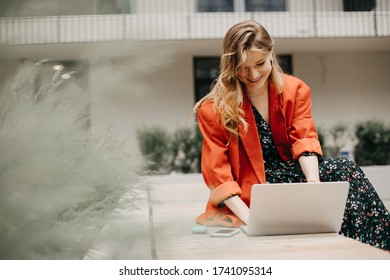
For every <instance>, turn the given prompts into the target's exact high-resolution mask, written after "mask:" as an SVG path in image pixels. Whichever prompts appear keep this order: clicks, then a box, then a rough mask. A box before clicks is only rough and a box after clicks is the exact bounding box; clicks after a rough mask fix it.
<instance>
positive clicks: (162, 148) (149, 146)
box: [137, 126, 172, 173]
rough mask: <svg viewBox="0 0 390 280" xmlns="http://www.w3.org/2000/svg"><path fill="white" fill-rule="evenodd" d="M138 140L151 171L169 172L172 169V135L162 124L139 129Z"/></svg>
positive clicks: (147, 166) (148, 169)
mask: <svg viewBox="0 0 390 280" xmlns="http://www.w3.org/2000/svg"><path fill="white" fill-rule="evenodd" d="M137 140H138V145H139V148H140V151H141V153H142V156H143V157H144V159H145V168H146V170H147V171H150V172H157V173H168V172H169V171H170V166H171V164H170V162H171V160H172V159H171V158H170V154H171V152H170V149H171V141H172V140H171V135H170V134H169V133H168V131H167V129H165V128H164V127H161V126H149V127H143V128H141V129H138V131H137Z"/></svg>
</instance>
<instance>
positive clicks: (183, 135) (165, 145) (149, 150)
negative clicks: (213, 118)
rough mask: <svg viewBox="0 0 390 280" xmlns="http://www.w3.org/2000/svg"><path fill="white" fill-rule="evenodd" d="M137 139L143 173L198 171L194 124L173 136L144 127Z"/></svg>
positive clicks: (198, 148) (197, 134)
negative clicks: (143, 167) (143, 166)
mask: <svg viewBox="0 0 390 280" xmlns="http://www.w3.org/2000/svg"><path fill="white" fill-rule="evenodd" d="M137 139H138V144H139V147H140V151H141V153H142V155H143V157H144V159H145V162H146V165H145V168H146V172H147V173H151V174H153V173H154V174H156V173H157V174H168V173H170V172H173V171H174V172H179V173H198V172H200V158H201V149H202V135H201V133H200V131H199V128H198V126H197V125H194V126H192V127H183V128H179V129H177V130H176V131H174V132H173V133H169V132H168V130H167V129H165V128H163V127H160V126H151V127H144V128H142V129H139V130H138V131H137Z"/></svg>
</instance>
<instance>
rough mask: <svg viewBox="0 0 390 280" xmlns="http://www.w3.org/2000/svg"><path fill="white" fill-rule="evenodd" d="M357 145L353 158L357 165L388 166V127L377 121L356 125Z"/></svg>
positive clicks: (389, 132)
mask: <svg viewBox="0 0 390 280" xmlns="http://www.w3.org/2000/svg"><path fill="white" fill-rule="evenodd" d="M355 135H356V137H357V139H358V143H357V145H356V146H355V150H354V156H355V161H356V163H357V164H358V165H386V164H390V127H389V126H388V125H385V124H384V122H382V121H378V120H369V121H363V122H360V123H358V124H357V125H356V129H355Z"/></svg>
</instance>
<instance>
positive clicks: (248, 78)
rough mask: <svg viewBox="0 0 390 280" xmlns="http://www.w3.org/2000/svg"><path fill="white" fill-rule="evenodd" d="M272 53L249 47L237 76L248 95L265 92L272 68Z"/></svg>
mask: <svg viewBox="0 0 390 280" xmlns="http://www.w3.org/2000/svg"><path fill="white" fill-rule="evenodd" d="M271 59H272V54H271V52H268V51H261V50H256V49H250V50H249V51H248V52H247V58H246V61H245V63H244V64H243V65H242V67H241V69H240V71H239V73H238V78H239V80H240V81H241V82H242V83H243V85H244V87H245V88H244V90H245V92H246V94H247V95H248V96H251V95H252V96H253V95H256V94H260V93H261V92H265V91H266V90H267V88H268V78H269V75H270V74H271V70H272V62H271Z"/></svg>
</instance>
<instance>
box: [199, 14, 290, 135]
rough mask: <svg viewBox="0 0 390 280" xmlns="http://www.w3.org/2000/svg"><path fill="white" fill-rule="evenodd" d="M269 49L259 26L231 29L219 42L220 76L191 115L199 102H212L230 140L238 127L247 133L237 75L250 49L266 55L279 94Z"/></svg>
mask: <svg viewBox="0 0 390 280" xmlns="http://www.w3.org/2000/svg"><path fill="white" fill-rule="evenodd" d="M273 47H274V41H273V40H272V38H271V36H270V35H269V34H268V32H267V30H266V29H265V28H264V27H263V26H261V25H260V24H259V23H257V22H255V21H253V20H247V21H243V22H240V23H237V24H235V25H233V26H232V27H231V28H230V29H229V30H228V32H227V33H226V35H225V38H224V40H223V54H222V56H221V61H220V74H219V76H218V78H217V79H216V80H215V81H214V83H213V85H212V89H211V91H210V92H209V93H208V94H207V95H206V96H205V97H203V98H202V99H201V100H199V101H198V102H197V103H196V104H195V107H194V112H195V114H196V113H197V112H198V109H199V107H200V105H201V104H202V102H203V101H205V100H213V101H214V108H215V110H217V111H218V112H219V113H220V115H221V121H222V126H223V127H224V128H225V129H226V130H227V131H228V132H229V133H230V136H237V137H238V136H239V131H238V127H239V125H240V124H241V123H242V124H243V125H244V130H245V131H247V129H248V124H247V122H246V121H245V119H244V115H245V112H244V110H243V109H242V104H243V101H244V94H243V91H242V84H241V82H240V81H239V79H238V74H239V73H240V71H241V69H242V67H243V65H244V64H245V62H246V59H247V52H248V51H249V50H250V49H258V50H261V51H267V52H270V53H271V54H272V61H273V63H272V70H271V74H270V76H269V82H271V83H272V84H273V85H274V86H275V88H276V90H277V92H279V93H281V92H282V89H283V84H284V80H283V71H282V69H281V68H280V65H279V63H278V61H277V58H276V56H275V54H274V52H273Z"/></svg>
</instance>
